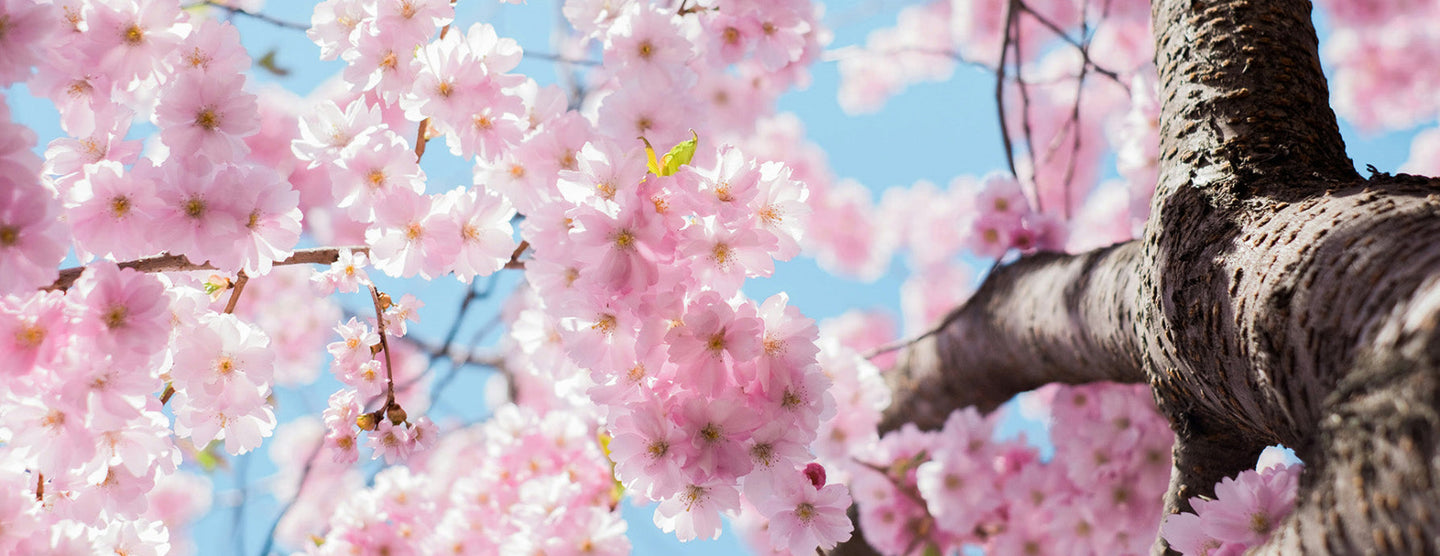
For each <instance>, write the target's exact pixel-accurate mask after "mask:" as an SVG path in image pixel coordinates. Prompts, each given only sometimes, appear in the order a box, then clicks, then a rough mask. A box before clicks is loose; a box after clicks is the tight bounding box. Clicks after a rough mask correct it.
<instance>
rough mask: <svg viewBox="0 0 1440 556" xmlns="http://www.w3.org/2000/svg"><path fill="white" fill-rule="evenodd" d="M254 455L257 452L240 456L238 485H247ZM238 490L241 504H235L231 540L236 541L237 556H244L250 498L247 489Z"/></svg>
mask: <svg viewBox="0 0 1440 556" xmlns="http://www.w3.org/2000/svg"><path fill="white" fill-rule="evenodd" d="M254 454H255V452H253V451H252V452H247V453H246V454H245V455H243V456H240V461H239V462H238V463H236V464H235V484H237V485H244V484H245V482H246V478H245V476H246V475H248V474H249V471H250V457H251V456H253V455H254ZM236 490H237V491H239V492H240V502H239V503H237V504H235V513H234V515H233V516H232V518H231V521H230V535H231V538H232V539H233V540H234V541H235V553H236V554H244V553H245V504H246V503H248V502H249V500H250V497H249V496H248V494H247V493H246V490H247V489H245V488H238V489H236Z"/></svg>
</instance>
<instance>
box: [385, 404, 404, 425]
mask: <svg viewBox="0 0 1440 556" xmlns="http://www.w3.org/2000/svg"><path fill="white" fill-rule="evenodd" d="M385 416H386V417H389V418H390V424H392V425H399V424H400V423H404V422H405V418H406V417H409V416H408V415H406V414H405V409H404V408H402V407H400V406H399V405H392V406H390V409H387V410H385Z"/></svg>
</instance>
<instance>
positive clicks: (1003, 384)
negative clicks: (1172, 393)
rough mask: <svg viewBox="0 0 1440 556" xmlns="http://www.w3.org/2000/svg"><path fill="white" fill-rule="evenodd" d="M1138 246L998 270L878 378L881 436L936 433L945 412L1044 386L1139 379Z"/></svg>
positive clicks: (1031, 260) (1042, 257) (1045, 257)
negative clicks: (886, 386) (914, 430)
mask: <svg viewBox="0 0 1440 556" xmlns="http://www.w3.org/2000/svg"><path fill="white" fill-rule="evenodd" d="M1139 252H1140V250H1139V245H1138V244H1137V243H1135V242H1130V243H1122V244H1119V245H1114V246H1111V247H1107V248H1104V249H1099V250H1096V251H1092V252H1090V253H1086V254H1083V255H1060V254H1053V253H1041V254H1037V255H1032V256H1029V257H1026V258H1023V259H1020V260H1019V261H1016V262H1015V263H1013V264H1010V265H1006V266H1002V267H998V268H997V269H996V270H995V271H994V272H993V273H992V274H991V275H990V276H989V277H987V278H986V280H985V283H984V284H983V285H982V286H981V287H980V290H979V291H977V292H976V293H975V295H974V297H972V298H971V299H970V300H969V301H968V302H966V303H965V305H964V306H962V307H961V308H959V309H957V310H956V311H954V312H952V313H951V314H950V315H949V316H947V317H946V319H945V321H944V323H943V324H942V326H941V328H940V329H939V330H938V331H937V332H936V333H935V334H934V335H932V336H930V337H928V338H925V339H922V340H920V341H918V342H916V343H915V344H913V345H911V346H910V348H909V349H907V350H905V352H904V353H903V354H902V356H901V361H900V363H899V364H897V366H896V368H895V369H892V370H891V371H890V372H888V373H886V380H887V381H889V382H890V385H891V389H892V390H893V392H894V395H895V400H894V402H893V403H892V404H891V406H890V410H888V411H887V413H886V415H885V420H884V422H883V423H881V430H882V431H888V430H893V429H895V428H898V427H899V426H900V425H901V424H903V423H906V422H914V423H915V424H916V425H918V426H919V427H920V428H922V429H934V428H939V427H940V426H941V425H942V424H943V423H944V422H945V418H946V416H948V415H949V414H950V412H951V411H952V410H955V409H959V408H963V407H966V406H970V405H974V406H977V407H979V408H980V409H981V410H983V411H989V410H991V409H994V408H995V407H997V406H999V405H1000V404H1001V403H1003V402H1005V401H1006V400H1008V399H1010V398H1011V397H1012V396H1014V395H1015V394H1018V393H1020V392H1024V391H1026V390H1032V389H1034V388H1038V387H1040V386H1043V385H1045V384H1048V383H1051V382H1064V383H1068V384H1079V383H1086V382H1098V381H1117V382H1141V381H1144V380H1145V375H1144V373H1143V372H1142V367H1141V363H1140V344H1139V342H1138V341H1137V340H1136V336H1137V335H1136V330H1135V326H1134V318H1133V316H1132V315H1134V314H1135V311H1136V309H1135V305H1136V302H1137V298H1138V293H1139V287H1138V284H1137V283H1136V280H1135V276H1136V269H1137V266H1138V265H1139V264H1140V261H1139V258H1138V255H1139Z"/></svg>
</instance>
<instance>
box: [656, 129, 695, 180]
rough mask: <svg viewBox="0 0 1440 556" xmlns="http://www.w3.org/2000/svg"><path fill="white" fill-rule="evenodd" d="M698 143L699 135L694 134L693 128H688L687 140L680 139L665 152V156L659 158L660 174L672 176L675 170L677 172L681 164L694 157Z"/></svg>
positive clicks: (687, 162) (688, 161)
mask: <svg viewBox="0 0 1440 556" xmlns="http://www.w3.org/2000/svg"><path fill="white" fill-rule="evenodd" d="M699 144H700V136H699V135H696V134H695V130H693V129H692V130H690V140H689V141H681V142H680V144H678V145H675V146H674V147H671V148H670V152H668V153H665V158H662V159H660V175H662V176H673V175H675V172H679V171H680V166H681V165H683V164H689V163H690V160H691V159H693V158H695V147H696V146H697V145H699Z"/></svg>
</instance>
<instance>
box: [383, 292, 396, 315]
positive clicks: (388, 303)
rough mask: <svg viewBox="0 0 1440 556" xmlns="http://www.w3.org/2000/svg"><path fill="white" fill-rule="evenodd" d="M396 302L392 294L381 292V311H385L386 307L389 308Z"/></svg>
mask: <svg viewBox="0 0 1440 556" xmlns="http://www.w3.org/2000/svg"><path fill="white" fill-rule="evenodd" d="M394 304H395V302H394V301H391V300H390V294H388V293H385V292H380V310H381V311H384V310H386V309H389V308H390V306H391V305H394Z"/></svg>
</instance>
